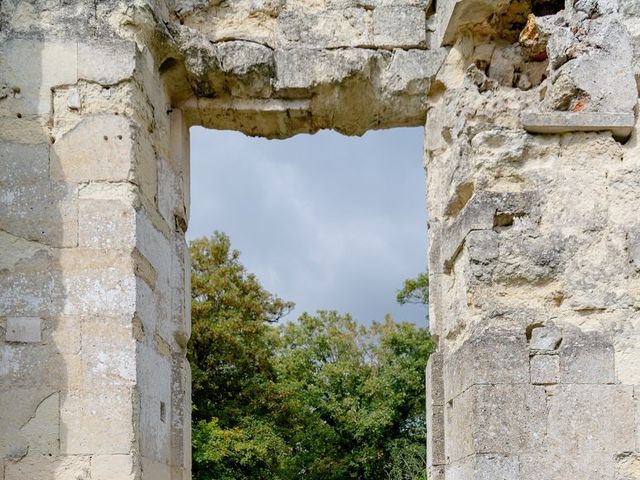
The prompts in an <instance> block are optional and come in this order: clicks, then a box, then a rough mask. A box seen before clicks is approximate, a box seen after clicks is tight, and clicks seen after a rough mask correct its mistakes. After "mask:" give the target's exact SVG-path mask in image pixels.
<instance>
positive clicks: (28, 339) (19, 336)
mask: <svg viewBox="0 0 640 480" xmlns="http://www.w3.org/2000/svg"><path fill="white" fill-rule="evenodd" d="M6 341H7V342H20V343H39V342H41V341H42V320H41V319H40V318H39V317H7V335H6Z"/></svg>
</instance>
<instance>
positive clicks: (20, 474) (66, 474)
mask: <svg viewBox="0 0 640 480" xmlns="http://www.w3.org/2000/svg"><path fill="white" fill-rule="evenodd" d="M89 463H90V457H88V456H83V455H71V456H65V457H50V456H47V455H33V456H32V455H30V456H27V457H25V458H23V459H22V460H20V461H19V462H17V463H8V464H7V465H6V466H5V480H25V479H27V478H29V479H36V478H38V479H40V478H42V479H48V478H55V480H89V479H90V478H91V477H90V476H89V475H90V467H89ZM52 475H53V477H52Z"/></svg>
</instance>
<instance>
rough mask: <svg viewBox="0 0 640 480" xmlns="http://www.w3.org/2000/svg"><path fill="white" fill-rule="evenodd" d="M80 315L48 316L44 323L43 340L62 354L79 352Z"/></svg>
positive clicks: (70, 354) (76, 353)
mask: <svg viewBox="0 0 640 480" xmlns="http://www.w3.org/2000/svg"><path fill="white" fill-rule="evenodd" d="M82 321H83V319H82V318H81V317H67V316H59V317H57V318H50V319H49V321H48V322H47V325H45V333H44V341H45V342H46V343H50V344H51V345H52V346H53V348H54V349H55V350H56V351H57V352H59V353H60V354H61V355H63V356H67V355H68V356H74V355H78V354H79V353H80V348H81V342H80V328H81V324H82Z"/></svg>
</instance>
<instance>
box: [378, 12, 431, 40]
mask: <svg viewBox="0 0 640 480" xmlns="http://www.w3.org/2000/svg"><path fill="white" fill-rule="evenodd" d="M426 20H427V16H426V13H425V11H424V10H423V9H422V8H419V7H409V6H392V7H387V6H380V7H378V8H376V9H375V10H374V11H373V44H374V45H375V46H376V47H383V48H396V47H397V48H412V47H413V48H415V47H424V46H426V43H427V36H426V35H427V25H426Z"/></svg>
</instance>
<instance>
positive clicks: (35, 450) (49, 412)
mask: <svg viewBox="0 0 640 480" xmlns="http://www.w3.org/2000/svg"><path fill="white" fill-rule="evenodd" d="M20 430H21V433H22V434H23V435H24V437H25V439H26V441H27V443H28V445H29V454H30V455H33V454H42V455H56V454H57V453H58V452H59V450H60V395H59V394H58V393H53V394H51V395H49V396H48V397H47V398H45V399H44V400H42V402H40V405H38V408H37V409H36V411H35V414H34V416H33V418H31V419H30V420H29V421H28V422H27V423H26V424H25V425H23V426H22V428H21V429H20Z"/></svg>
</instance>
